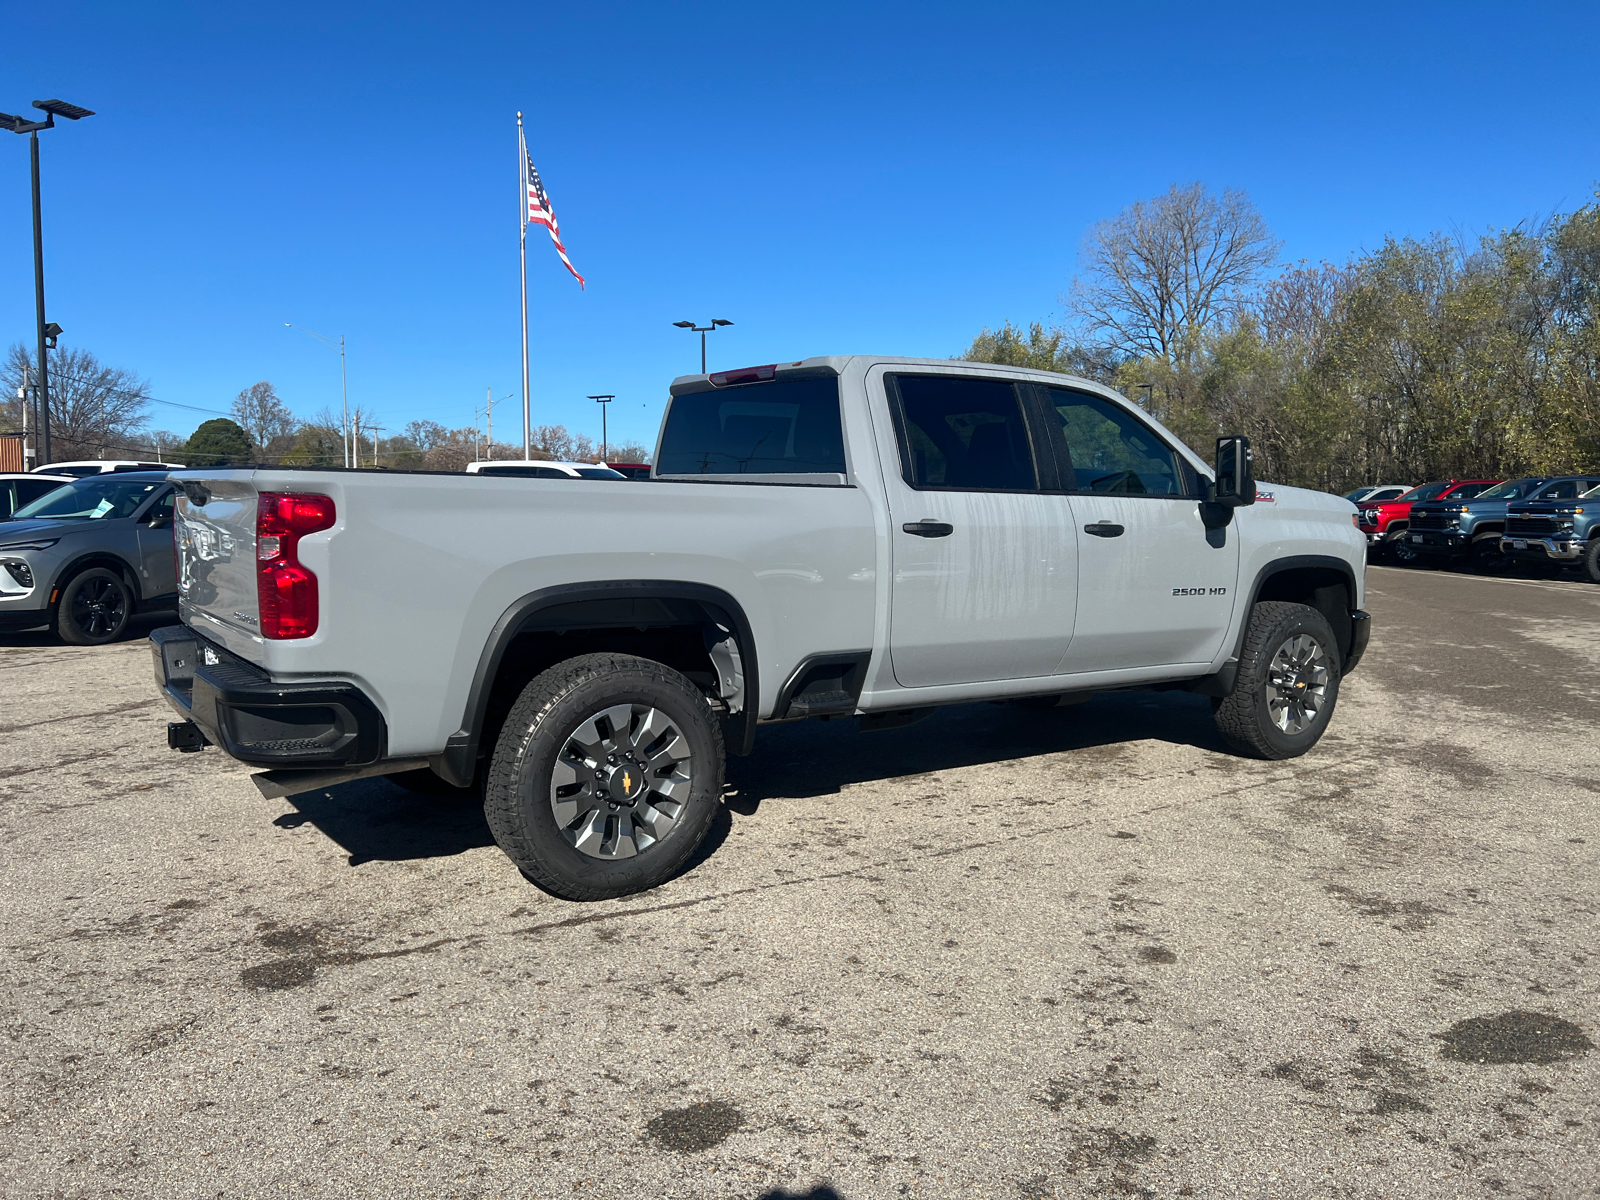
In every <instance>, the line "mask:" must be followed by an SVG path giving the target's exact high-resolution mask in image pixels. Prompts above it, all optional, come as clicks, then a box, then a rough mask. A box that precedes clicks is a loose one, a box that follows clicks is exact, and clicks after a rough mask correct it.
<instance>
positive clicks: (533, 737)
mask: <svg viewBox="0 0 1600 1200" xmlns="http://www.w3.org/2000/svg"><path fill="white" fill-rule="evenodd" d="M627 675H634V676H638V675H643V676H645V677H646V678H647V679H648V680H649V681H650V682H652V683H655V684H657V685H661V686H664V687H668V688H671V689H673V690H675V691H678V692H681V693H682V694H683V696H684V698H685V699H686V700H688V701H689V702H690V704H691V705H693V706H697V707H698V708H699V709H700V710H701V711H702V713H703V715H704V716H705V723H706V725H707V727H708V728H709V730H710V733H711V737H712V741H713V747H714V748H713V753H712V760H713V761H712V762H711V763H709V764H707V767H708V769H710V770H712V771H713V772H714V774H715V780H714V783H715V787H716V792H717V794H718V795H720V794H721V790H722V786H721V785H722V769H723V762H724V761H725V757H726V749H725V746H724V744H723V737H722V723H721V722H720V721H718V720H716V718H715V714H713V713H712V711H711V706H710V705H709V704H707V703H706V699H705V696H704V695H702V694H701V692H700V690H699V689H698V688H696V687H695V686H694V684H693V683H691V682H690V681H689V680H688V679H687V678H686V677H685V676H684V675H683V674H681V673H680V672H678V671H675V670H673V669H672V668H671V667H668V666H666V665H665V664H663V663H659V662H655V661H653V660H651V659H647V658H639V657H636V656H634V655H631V654H620V653H599V654H582V655H579V656H578V657H576V658H569V659H567V660H565V661H563V662H559V663H557V664H556V665H555V666H553V667H550V668H549V669H547V670H546V671H544V672H542V673H541V674H539V675H536V676H535V677H534V678H533V679H532V680H530V681H529V682H528V684H527V685H526V686H525V687H524V688H523V689H522V693H521V695H519V696H518V697H517V701H516V703H515V704H513V705H512V706H511V712H510V713H509V714H508V715H507V717H506V722H505V725H504V726H502V727H501V731H500V738H499V741H498V742H497V743H496V745H495V749H494V754H493V756H492V758H491V759H490V763H489V771H488V775H487V778H486V782H485V786H484V805H483V812H484V817H485V818H486V819H487V821H488V823H489V829H490V831H491V832H492V833H493V834H494V839H495V841H496V842H497V843H498V844H499V846H500V848H501V849H502V850H504V851H505V853H506V855H507V856H508V857H509V858H510V859H511V861H512V862H514V863H516V864H517V866H518V867H519V868H520V869H521V871H522V872H523V874H524V875H526V876H527V877H528V878H529V879H530V880H532V881H533V882H534V883H535V884H537V885H538V886H539V887H541V888H543V889H544V890H545V891H548V892H551V893H553V894H555V895H557V896H561V897H563V898H565V899H568V900H579V901H588V900H607V899H610V898H612V897H614V896H618V895H626V894H628V892H630V891H636V890H642V889H633V888H629V889H620V890H619V889H618V888H615V887H585V886H583V885H581V884H575V883H573V882H572V881H571V880H569V879H563V878H561V877H560V876H558V875H556V874H555V873H554V872H553V871H551V870H550V869H549V867H548V866H547V865H546V864H545V863H544V862H543V860H542V858H541V856H540V854H539V853H538V849H537V846H536V845H535V842H534V839H533V838H532V837H531V836H530V834H529V831H528V830H527V828H526V827H525V825H524V822H523V819H522V812H521V806H520V805H519V804H518V803H517V786H516V781H517V776H518V774H519V773H520V771H521V769H522V765H523V763H524V761H525V760H526V758H527V756H528V754H529V753H530V751H531V749H532V747H533V744H534V742H535V741H537V740H538V739H539V738H540V737H541V736H543V734H544V732H545V730H544V722H545V721H546V720H547V719H548V718H549V716H550V713H551V710H552V709H554V708H555V707H556V706H557V705H558V704H559V703H560V702H561V701H562V700H563V699H565V698H566V697H567V696H569V695H571V694H572V693H573V692H574V691H576V690H577V689H578V688H580V687H582V686H583V685H585V684H587V683H589V682H591V681H593V680H595V679H600V678H609V679H616V678H617V677H618V676H627ZM707 826H708V828H709V821H708V822H707ZM702 837H703V831H702ZM701 840H702V838H701V837H686V838H683V839H681V845H680V846H679V848H678V850H677V851H676V852H675V853H672V854H671V855H670V857H664V858H660V859H656V860H654V865H655V868H656V869H655V871H654V874H655V875H657V876H658V877H659V878H660V879H661V880H665V879H668V878H670V877H671V876H672V875H673V874H674V873H675V872H676V871H677V870H678V869H679V868H680V867H682V866H683V864H684V862H686V861H687V860H688V859H689V857H690V856H691V855H692V854H694V852H695V850H696V849H698V847H699V845H700V842H701ZM651 886H653V885H651Z"/></svg>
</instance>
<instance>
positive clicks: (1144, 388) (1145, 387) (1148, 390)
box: [1135, 383, 1156, 412]
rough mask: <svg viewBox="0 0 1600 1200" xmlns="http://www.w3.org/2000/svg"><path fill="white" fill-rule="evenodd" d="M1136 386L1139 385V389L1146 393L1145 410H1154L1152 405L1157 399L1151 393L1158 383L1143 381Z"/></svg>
mask: <svg viewBox="0 0 1600 1200" xmlns="http://www.w3.org/2000/svg"><path fill="white" fill-rule="evenodd" d="M1135 386H1137V387H1138V388H1139V390H1140V391H1142V392H1143V393H1144V410H1145V412H1154V411H1155V410H1154V409H1153V408H1151V407H1150V406H1151V405H1152V404H1153V403H1155V400H1154V398H1153V397H1152V395H1151V393H1152V392H1153V391H1154V390H1155V386H1156V385H1155V384H1153V383H1141V384H1137V385H1135Z"/></svg>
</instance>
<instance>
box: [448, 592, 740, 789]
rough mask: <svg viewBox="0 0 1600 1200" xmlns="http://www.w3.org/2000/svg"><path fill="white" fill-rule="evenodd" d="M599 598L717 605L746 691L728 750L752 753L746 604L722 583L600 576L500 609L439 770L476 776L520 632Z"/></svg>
mask: <svg viewBox="0 0 1600 1200" xmlns="http://www.w3.org/2000/svg"><path fill="white" fill-rule="evenodd" d="M594 600H688V601H692V602H694V603H696V604H700V605H702V606H705V607H706V608H707V609H709V610H712V611H710V612H708V615H710V616H712V617H713V619H715V617H716V616H717V614H719V613H720V614H721V615H722V616H724V617H726V618H727V624H728V625H729V627H730V628H731V629H732V631H733V636H734V639H735V641H736V643H737V644H738V647H739V658H740V669H741V672H742V674H743V677H744V685H743V692H744V697H745V702H744V706H743V709H742V710H741V711H740V713H739V714H738V715H737V716H736V717H733V718H731V719H730V720H729V722H728V724H727V725H726V726H725V730H726V733H727V743H728V751H729V753H732V754H749V753H750V749H751V746H752V744H753V743H754V741H755V732H756V718H757V715H758V710H759V708H760V704H761V681H760V677H759V673H758V666H757V660H756V640H755V634H754V633H753V632H752V631H751V628H750V620H749V618H748V617H746V616H745V612H744V608H743V606H742V605H741V604H740V603H739V602H738V601H737V600H735V599H734V598H733V597H732V596H731V595H729V594H728V593H727V592H725V591H723V590H722V589H721V588H717V587H712V586H710V585H709V584H703V583H686V582H682V581H679V580H672V579H639V580H626V579H624V580H597V581H595V582H592V583H563V584H557V585H556V586H554V587H547V588H540V589H539V590H538V591H536V592H529V593H528V594H527V595H526V596H523V597H521V598H520V599H518V600H516V601H514V602H513V603H512V604H511V605H510V607H508V608H507V609H506V610H505V612H503V613H501V614H500V618H499V620H497V621H496V622H495V623H494V626H493V628H492V629H491V630H490V631H489V637H488V639H487V640H486V641H485V643H484V646H483V651H482V653H481V654H479V656H478V666H477V668H476V670H475V671H474V672H473V676H472V686H471V687H470V688H469V689H468V692H467V704H466V709H465V711H464V712H463V713H462V717H461V728H460V729H458V730H457V731H456V732H455V733H453V734H451V735H450V737H449V738H448V739H446V741H445V748H444V752H443V753H442V754H439V755H435V756H433V758H432V760H431V762H432V765H433V769H434V771H435V773H437V774H438V775H440V776H441V777H443V778H444V779H446V780H447V781H448V782H450V783H453V784H456V785H457V786H458V787H465V786H466V785H467V784H469V783H471V782H472V777H473V774H474V772H475V770H476V766H477V757H478V749H479V742H480V739H481V737H482V733H483V723H484V719H485V717H486V715H487V713H488V708H489V693H490V691H491V690H492V688H493V686H494V680H495V676H496V675H498V674H499V671H500V664H501V662H502V661H503V660H504V658H505V653H506V649H507V648H508V647H509V646H510V645H511V643H512V641H513V640H515V638H516V637H517V636H518V635H519V634H521V633H524V632H527V631H528V630H530V629H535V628H538V625H539V616H540V614H541V613H545V612H547V611H548V610H550V609H553V608H558V607H562V608H564V607H566V606H568V605H573V604H581V603H584V602H585V601H594Z"/></svg>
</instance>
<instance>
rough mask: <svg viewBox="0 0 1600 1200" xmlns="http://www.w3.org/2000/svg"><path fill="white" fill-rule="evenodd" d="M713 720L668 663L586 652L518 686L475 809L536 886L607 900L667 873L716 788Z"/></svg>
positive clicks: (718, 757)
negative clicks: (480, 809)
mask: <svg viewBox="0 0 1600 1200" xmlns="http://www.w3.org/2000/svg"><path fill="white" fill-rule="evenodd" d="M722 773H723V744H722V728H721V726H720V725H719V724H718V722H717V721H716V719H715V717H714V715H713V714H712V712H711V707H710V705H708V704H707V703H706V700H705V697H704V696H703V695H701V694H700V691H699V690H698V689H697V688H696V687H695V686H694V684H692V683H691V682H690V681H689V680H688V679H687V678H685V677H684V676H683V675H682V674H680V673H679V672H677V671H674V670H673V669H672V668H671V667H667V666H664V665H663V664H661V663H658V662H652V661H650V660H649V659H644V658H635V657H633V656H631V655H625V654H585V655H582V656H580V657H578V658H573V659H568V660H567V661H566V662H563V663H559V664H557V665H556V666H554V667H551V668H550V669H549V670H548V671H545V672H544V673H543V674H542V675H540V676H538V677H537V678H535V679H534V680H533V681H532V682H531V683H529V684H528V686H527V687H525V688H524V689H523V691H522V695H521V696H520V697H518V699H517V702H516V704H515V705H513V706H512V709H511V714H510V715H509V716H508V717H507V718H506V723H505V726H504V728H503V729H502V730H501V733H500V739H499V741H498V743H497V744H496V746H495V750H494V757H493V759H492V760H491V762H490V764H489V775H488V783H487V787H486V791H485V797H484V815H485V816H486V817H487V818H488V821H489V828H490V829H491V830H492V831H493V832H494V837H495V841H496V842H498V843H499V844H500V848H501V849H502V850H504V851H505V852H506V854H507V855H508V856H509V857H510V859H511V861H512V862H514V863H516V865H517V866H518V867H519V868H521V870H522V872H523V874H524V875H526V876H527V877H528V878H529V879H530V880H532V881H533V882H534V883H536V884H538V885H539V886H540V887H542V888H544V889H545V890H546V891H548V892H552V893H554V894H555V895H557V896H560V897H562V898H563V899H566V900H605V899H609V898H611V897H613V896H625V895H628V894H629V893H632V892H641V891H644V890H645V889H647V888H652V887H655V886H657V885H658V884H661V883H664V882H666V881H667V880H668V879H670V878H671V877H672V875H673V874H674V873H675V872H676V871H677V870H678V869H679V868H680V867H681V866H682V865H683V863H684V862H685V861H686V860H687V859H688V858H689V856H690V855H691V854H693V853H694V851H695V849H696V847H698V846H699V845H700V842H701V841H702V840H703V839H704V838H705V835H706V833H707V832H709V830H710V828H711V823H712V821H713V819H714V818H715V817H716V812H717V805H718V803H719V802H720V800H721V796H722Z"/></svg>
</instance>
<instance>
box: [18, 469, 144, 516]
mask: <svg viewBox="0 0 1600 1200" xmlns="http://www.w3.org/2000/svg"><path fill="white" fill-rule="evenodd" d="M166 486H167V484H166V481H165V480H161V479H129V478H127V477H126V476H123V477H122V478H120V479H119V478H118V477H117V476H115V475H90V476H89V477H88V478H86V479H80V480H79V481H78V482H77V483H64V484H62V485H61V486H60V487H58V488H56V490H55V491H53V492H49V493H47V494H46V495H43V496H40V497H39V498H38V499H37V500H35V501H34V502H33V503H32V504H24V505H23V506H22V507H21V508H19V509H17V511H16V512H14V513H12V514H11V517H12V520H15V521H25V520H27V519H28V518H29V517H41V518H48V519H52V520H57V521H98V520H116V519H118V518H121V517H131V516H133V514H134V513H135V512H137V511H138V509H139V505H141V504H143V503H144V502H145V500H146V499H148V498H149V496H150V493H151V492H153V491H155V490H156V489H157V488H164V487H166Z"/></svg>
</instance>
